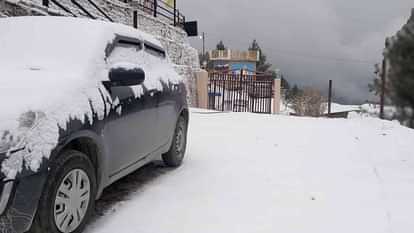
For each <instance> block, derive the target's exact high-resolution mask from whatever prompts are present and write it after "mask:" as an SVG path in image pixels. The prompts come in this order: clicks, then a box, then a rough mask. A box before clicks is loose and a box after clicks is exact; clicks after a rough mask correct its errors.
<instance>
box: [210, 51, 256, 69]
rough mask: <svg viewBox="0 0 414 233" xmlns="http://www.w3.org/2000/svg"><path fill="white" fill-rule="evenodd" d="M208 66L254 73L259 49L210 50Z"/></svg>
mask: <svg viewBox="0 0 414 233" xmlns="http://www.w3.org/2000/svg"><path fill="white" fill-rule="evenodd" d="M209 59H210V63H211V64H210V68H211V69H213V71H217V72H224V73H233V74H240V72H241V71H242V70H243V74H256V64H257V62H258V61H259V59H260V52H259V51H243V52H241V51H235V50H230V49H226V50H212V51H209Z"/></svg>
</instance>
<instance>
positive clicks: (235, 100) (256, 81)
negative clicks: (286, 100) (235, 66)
mask: <svg viewBox="0 0 414 233" xmlns="http://www.w3.org/2000/svg"><path fill="white" fill-rule="evenodd" d="M273 84H274V79H273V78H272V77H271V76H267V75H240V74H224V73H209V83H208V97H209V98H208V108H209V109H212V110H217V111H233V112H253V113H267V114H270V113H272V99H273V96H274V89H273Z"/></svg>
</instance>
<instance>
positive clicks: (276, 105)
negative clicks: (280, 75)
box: [273, 79, 282, 114]
mask: <svg viewBox="0 0 414 233" xmlns="http://www.w3.org/2000/svg"><path fill="white" fill-rule="evenodd" d="M281 84H282V83H281V80H280V79H275V80H273V114H279V113H280V96H281V95H280V91H281Z"/></svg>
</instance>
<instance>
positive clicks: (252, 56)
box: [209, 49, 260, 62]
mask: <svg viewBox="0 0 414 233" xmlns="http://www.w3.org/2000/svg"><path fill="white" fill-rule="evenodd" d="M209 55H210V60H224V61H252V62H257V61H259V58H260V52H259V51H253V50H250V51H235V50H230V49H226V50H212V51H210V52H209Z"/></svg>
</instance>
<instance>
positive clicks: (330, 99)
mask: <svg viewBox="0 0 414 233" xmlns="http://www.w3.org/2000/svg"><path fill="white" fill-rule="evenodd" d="M331 112H332V80H329V94H328V117H330V116H331Z"/></svg>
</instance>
